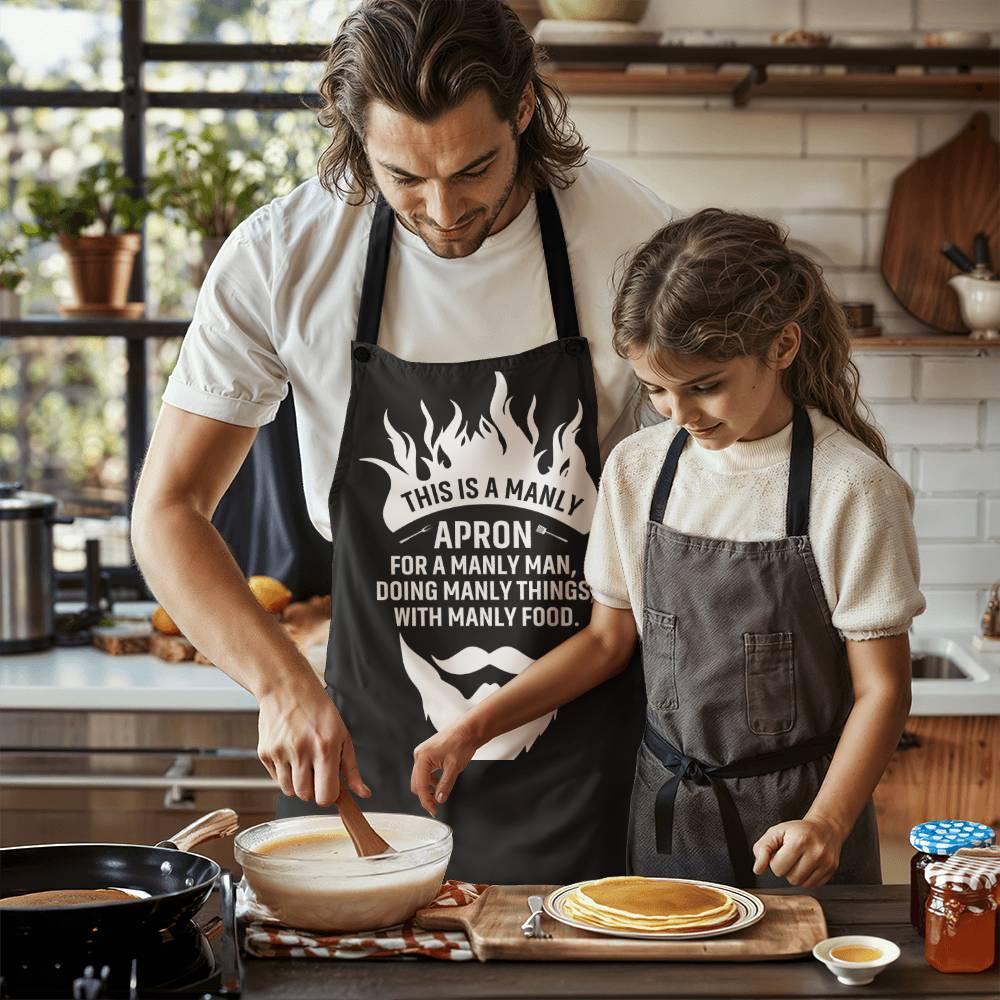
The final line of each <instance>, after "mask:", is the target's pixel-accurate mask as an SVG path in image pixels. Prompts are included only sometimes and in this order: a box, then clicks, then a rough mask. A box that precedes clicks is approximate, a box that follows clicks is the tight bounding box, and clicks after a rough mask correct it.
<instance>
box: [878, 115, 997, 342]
mask: <svg viewBox="0 0 1000 1000" xmlns="http://www.w3.org/2000/svg"><path fill="white" fill-rule="evenodd" d="M977 232H985V233H987V235H988V236H989V238H990V253H991V255H992V257H993V266H994V267H996V266H997V265H998V264H1000V145H998V144H997V143H996V141H995V140H994V139H992V138H991V137H990V120H989V118H988V117H987V115H986V114H985V113H984V112H982V111H980V112H978V113H977V114H975V115H973V116H972V118H971V119H970V120H969V123H968V124H967V125H966V126H965V128H963V129H962V131H961V132H959V133H958V135H956V136H955V137H954V138H953V139H952V140H951V141H950V142H947V143H945V145H943V146H941V147H939V148H938V149H936V150H935V151H934V152H933V153H930V154H929V155H927V156H924V157H921V158H920V159H919V160H915V161H914V162H913V163H911V164H910V166H908V167H907V168H906V169H905V170H904V171H903V172H902V173H901V174H900V175H899V176H898V177H897V178H896V180H895V183H894V184H893V188H892V200H891V202H890V204H889V217H888V219H887V220H886V226H885V243H884V244H883V246H882V277H883V278H885V281H886V284H887V285H888V286H889V288H890V289H891V291H892V294H893V295H895V296H896V298H897V299H898V300H899V303H900V305H902V307H903V308H904V309H905V310H906V311H907V312H908V313H909V314H910V315H911V316H915V317H916V318H917V319H919V320H921V321H922V322H924V323H927V324H928V325H930V326H932V327H934V328H935V329H936V330H941V331H945V332H947V333H964V332H966V326H965V324H964V323H963V322H962V317H961V315H960V314H959V311H958V297H957V296H956V295H955V293H954V292H953V291H952V289H951V288H949V287H948V279H949V278H950V277H951V276H952V275H954V274H958V273H959V271H958V269H957V268H956V267H955V266H954V265H953V264H952V263H951V262H950V261H949V260H947V259H946V258H945V257H943V256H942V254H941V244H942V243H944V242H946V241H947V242H949V243H954V244H955V245H956V246H958V247H959V248H960V249H962V250H963V251H964V252H965V254H966V255H967V256H968V257H970V258H971V257H972V238H973V236H975V234H976V233H977Z"/></svg>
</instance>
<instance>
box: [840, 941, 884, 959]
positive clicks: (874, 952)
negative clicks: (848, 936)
mask: <svg viewBox="0 0 1000 1000" xmlns="http://www.w3.org/2000/svg"><path fill="white" fill-rule="evenodd" d="M881 957H882V952H880V951H879V950H878V948H868V947H866V946H865V945H861V944H845V945H841V946H840V947H839V948H834V949H833V951H831V952H830V958H835V959H836V960H837V961H838V962H877V961H878V960H879V959H880V958H881Z"/></svg>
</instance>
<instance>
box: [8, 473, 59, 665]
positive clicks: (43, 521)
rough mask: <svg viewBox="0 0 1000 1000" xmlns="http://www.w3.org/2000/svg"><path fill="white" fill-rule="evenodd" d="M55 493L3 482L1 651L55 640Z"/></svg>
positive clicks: (25, 650) (39, 646)
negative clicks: (35, 491) (38, 491)
mask: <svg viewBox="0 0 1000 1000" xmlns="http://www.w3.org/2000/svg"><path fill="white" fill-rule="evenodd" d="M57 502H58V501H57V500H56V498H55V497H52V496H49V495H48V494H46V493H31V492H28V491H27V490H22V489H21V484H20V483H0V653H30V652H34V651H35V650H39V649H48V648H49V647H50V646H51V645H52V642H53V633H54V624H53V608H52V602H53V599H54V596H55V573H54V570H53V565H52V525H53V524H54V523H55V522H56V516H55V515H56V505H57Z"/></svg>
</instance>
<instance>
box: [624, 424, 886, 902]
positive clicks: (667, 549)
mask: <svg viewBox="0 0 1000 1000" xmlns="http://www.w3.org/2000/svg"><path fill="white" fill-rule="evenodd" d="M688 436H689V435H688V432H687V431H686V430H683V429H681V430H679V431H678V432H677V434H676V435H675V437H674V439H673V441H672V442H671V444H670V448H669V449H668V451H667V456H666V459H665V460H664V462H663V466H662V469H661V471H660V475H659V478H658V480H657V483H656V488H655V490H654V492H653V499H652V503H651V505H650V513H649V523H648V525H647V529H646V561H645V600H644V607H643V629H642V632H643V657H644V666H645V673H646V688H647V691H648V708H647V713H648V714H647V724H646V734H645V738H644V740H643V743H642V746H641V747H640V749H639V754H638V758H637V763H636V777H635V788H634V792H633V797H632V814H631V829H630V839H629V867H630V870H631V871H633V872H635V873H636V874H639V875H652V876H661V877H667V878H671V877H674V878H676V877H680V878H696V879H704V880H707V881H710V882H723V883H726V884H729V885H738V886H743V887H745V888H752V887H754V886H761V887H767V886H775V885H779V886H780V885H787V882H786V881H785V880H784V879H783V878H782V879H779V878H777V877H776V876H775V875H774V874H773V873H772V872H771V871H770V869H768V870H767V871H765V872H764V873H763V874H762V875H759V876H755V875H754V874H753V856H752V853H751V848H752V846H753V844H754V843H755V842H756V841H757V840H758V839H759V838H760V836H761V835H762V834H763V833H764V832H765V831H766V830H767V829H768V827H770V826H772V825H773V824H775V823H780V822H783V821H786V820H794V819H801V818H802V817H803V816H804V815H805V814H806V812H807V811H808V810H809V807H810V806H811V805H812V802H813V799H815V797H816V793H817V792H818V791H819V788H820V785H821V784H822V782H823V778H824V777H825V776H826V771H827V768H828V767H829V764H830V760H831V758H832V756H833V752H834V750H835V749H836V747H837V742H838V740H839V739H840V732H841V730H842V729H843V726H844V722H845V721H846V720H847V716H848V715H849V714H850V711H851V708H852V706H853V704H854V691H853V687H852V684H851V674H850V668H849V666H848V663H847V653H846V650H845V647H844V642H843V640H842V639H841V638H840V635H839V633H838V632H837V630H836V629H835V628H834V626H833V622H832V621H831V618H830V609H829V606H828V605H827V602H826V598H825V596H824V594H823V586H822V583H821V582H820V576H819V569H818V568H817V566H816V560H815V558H814V556H813V551H812V545H811V544H810V542H809V500H810V492H811V486H812V456H813V434H812V425H811V424H810V422H809V415H808V414H807V413H806V411H805V410H804V409H802V408H801V407H796V409H795V415H794V418H793V423H792V446H791V457H790V461H789V472H788V495H787V499H786V505H785V526H786V537H785V538H780V539H776V540H774V541H761V542H736V541H729V540H728V539H722V538H703V537H699V536H695V535H686V534H682V533H681V532H679V531H674V530H672V529H671V528H668V527H666V526H665V525H664V524H663V516H664V513H665V512H666V509H667V501H668V499H669V497H670V490H671V487H672V485H673V482H674V476H675V474H676V472H677V467H678V464H679V462H680V458H681V453H682V452H683V450H684V446H685V444H686V443H687V440H688ZM832 881H834V882H851V883H854V882H857V883H878V882H880V881H881V872H880V866H879V849H878V831H877V829H876V826H875V809H874V806H873V804H872V802H871V801H870V800H869V802H868V803H867V805H866V806H865V808H864V809H863V810H862V812H861V815H860V816H859V818H858V820H857V822H856V823H855V824H854V828H853V830H852V831H851V833H850V835H849V836H848V838H847V840H846V841H845V842H844V845H843V847H842V848H841V852H840V865H839V867H838V869H837V871H836V873H835V874H834V876H833V879H832Z"/></svg>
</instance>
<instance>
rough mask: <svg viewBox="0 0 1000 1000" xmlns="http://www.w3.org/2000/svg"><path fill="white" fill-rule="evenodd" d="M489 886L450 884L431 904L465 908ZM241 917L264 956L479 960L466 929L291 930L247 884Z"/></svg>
mask: <svg viewBox="0 0 1000 1000" xmlns="http://www.w3.org/2000/svg"><path fill="white" fill-rule="evenodd" d="M485 889H486V886H485V885H474V884H472V883H471V882H453V881H448V882H445V883H444V885H442V886H441V892H440V893H439V894H438V897H437V898H436V899H435V900H434V902H433V903H431V904H430V905H431V906H465V905H466V904H467V903H471V902H472V901H473V900H475V899H477V898H478V897H479V896H480V894H481V893H482V892H483V891H484V890H485ZM236 915H237V917H238V918H239V919H240V920H242V921H244V923H245V926H244V929H243V943H244V945H245V946H246V949H247V951H248V952H250V954H251V955H256V956H258V957H259V958H394V957H396V956H399V955H403V956H408V957H419V958H438V959H443V960H445V961H450V962H468V961H471V960H472V959H473V958H475V955H473V954H472V948H471V947H470V946H469V941H468V938H466V936H465V934H464V933H462V932H461V931H425V930H423V929H422V928H419V927H416V926H414V924H413V923H412V922H409V923H405V924H398V925H397V926H395V927H383V928H381V929H379V930H373V931H361V932H359V933H354V934H321V933H319V932H317V931H299V930H294V929H293V928H291V927H285V926H284V925H283V924H282V923H281V921H279V920H278V919H277V918H276V917H275V916H274V915H273V914H271V912H270V911H269V910H268V909H267V907H265V906H263V905H261V903H259V902H258V901H257V899H256V897H255V896H254V892H253V890H252V889H251V888H250V887H249V886H248V885H247V884H246V882H245V881H241V882H240V884H239V885H238V886H237V889H236Z"/></svg>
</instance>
